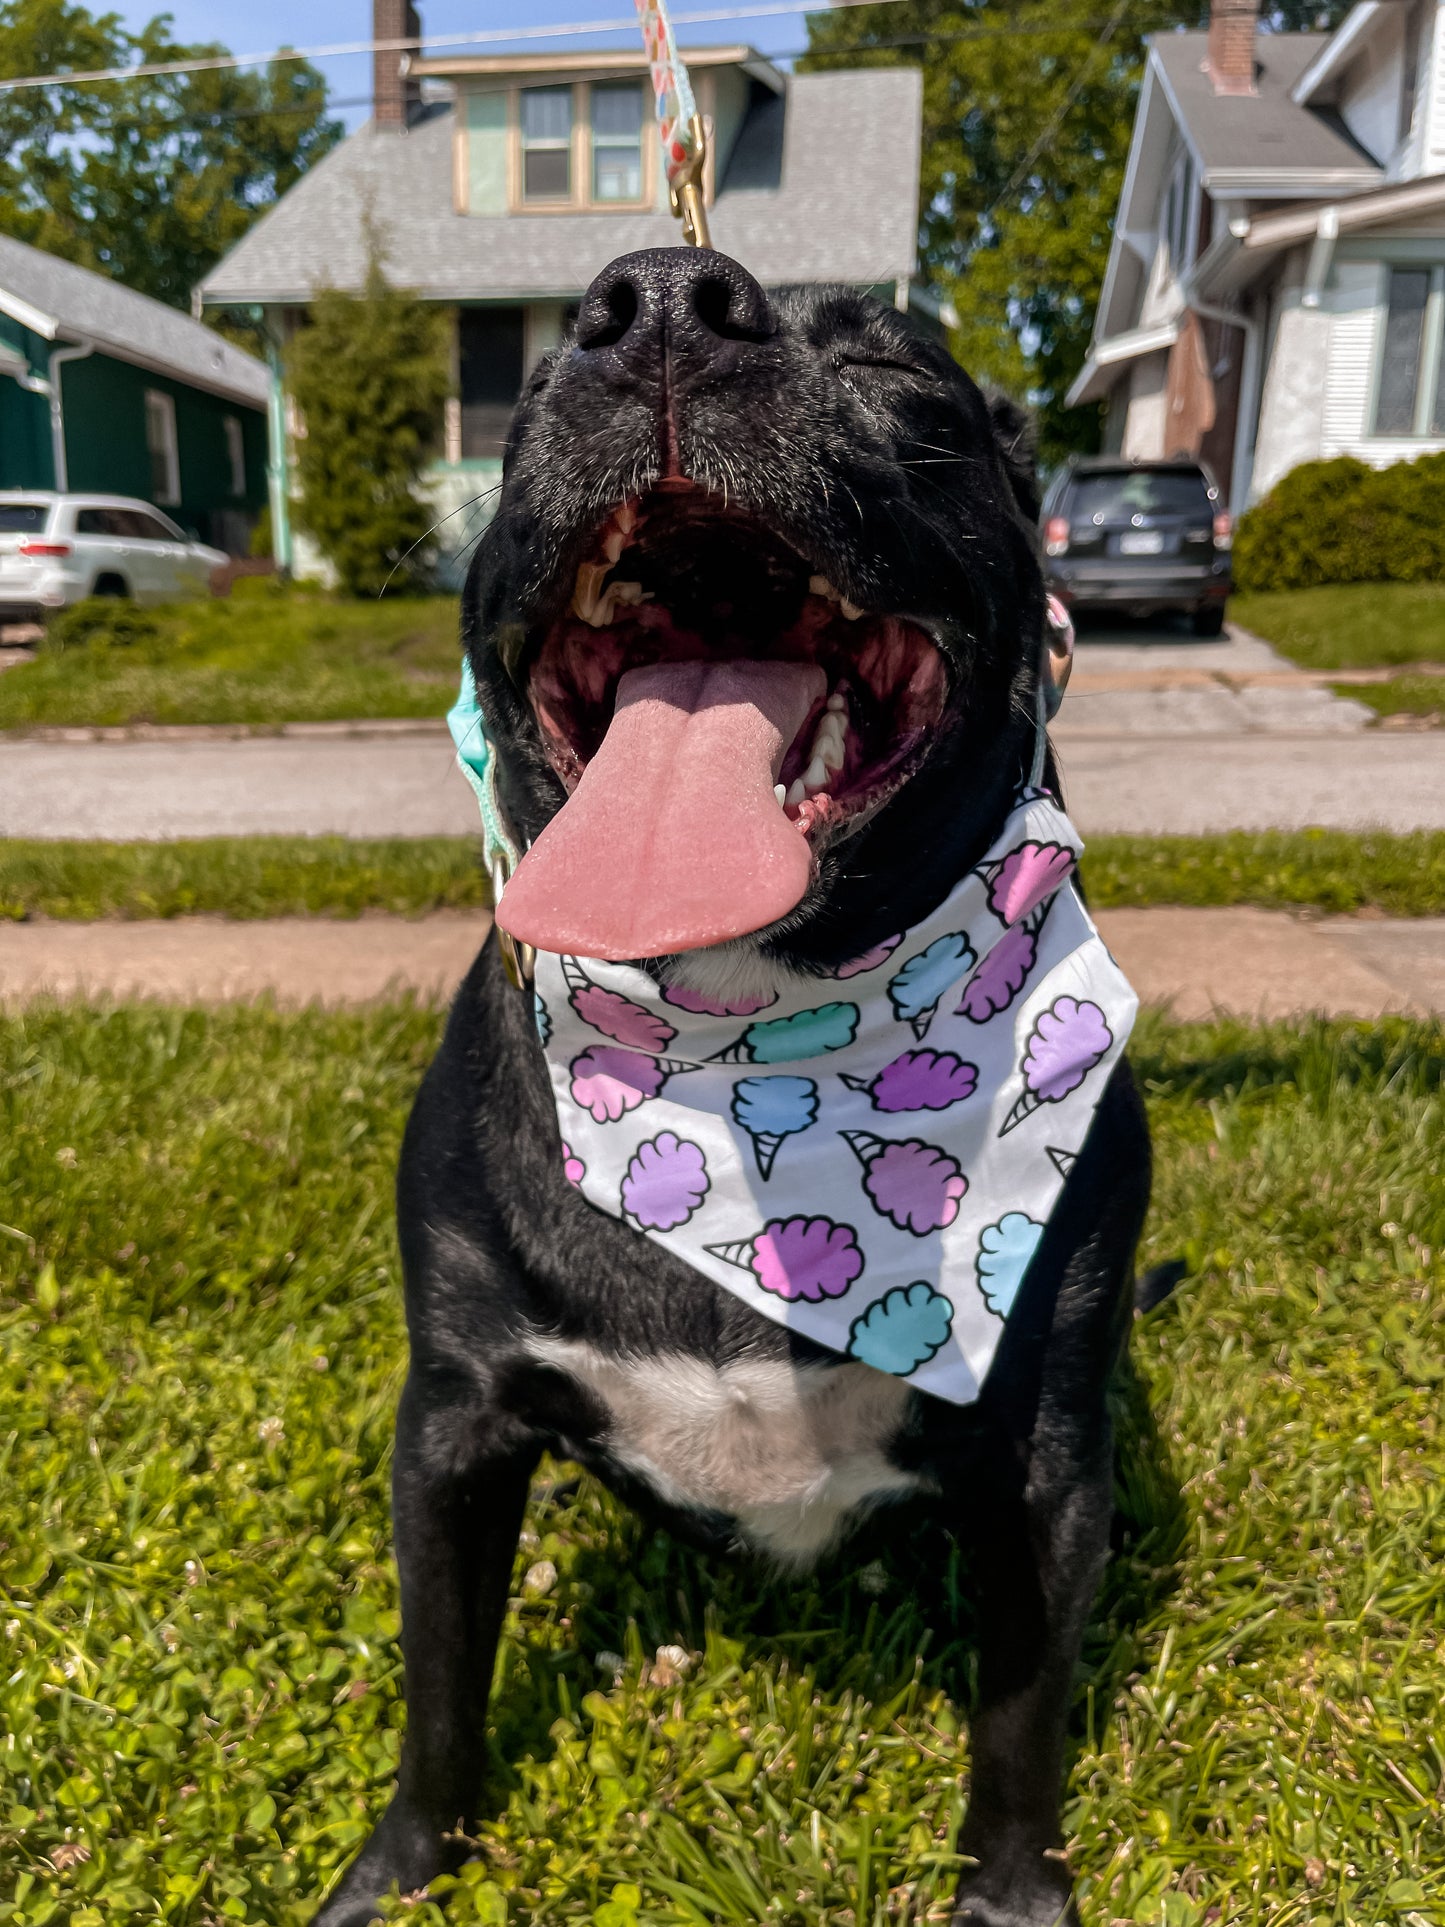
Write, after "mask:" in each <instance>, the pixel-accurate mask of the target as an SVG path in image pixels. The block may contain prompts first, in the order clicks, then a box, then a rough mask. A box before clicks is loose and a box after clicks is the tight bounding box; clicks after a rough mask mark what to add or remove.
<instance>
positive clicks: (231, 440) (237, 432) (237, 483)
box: [224, 415, 246, 495]
mask: <svg viewBox="0 0 1445 1927" xmlns="http://www.w3.org/2000/svg"><path fill="white" fill-rule="evenodd" d="M224 426H225V430H226V459H227V461H228V462H229V463H230V464H231V493H232V494H233V495H244V494H245V493H246V431H245V429H244V428H242V426H241V422H240V418H239V417H238V416H236V415H227V417H226V419H225V423H224Z"/></svg>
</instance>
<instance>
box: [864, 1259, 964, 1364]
mask: <svg viewBox="0 0 1445 1927" xmlns="http://www.w3.org/2000/svg"><path fill="white" fill-rule="evenodd" d="M952 1323H953V1304H952V1301H951V1300H950V1299H947V1298H945V1297H944V1296H943V1294H942V1292H938V1291H935V1290H934V1289H933V1287H932V1285H930V1284H929V1282H928V1280H927V1279H926V1278H919V1279H917V1280H915V1282H914V1283H913V1284H911V1285H895V1286H894V1288H893V1290H892V1291H886V1292H884V1294H883V1296H882V1297H881V1298H880V1299H878V1300H877V1302H876V1303H874V1304H871V1305H870V1306H869V1307H868V1309H867V1311H865V1312H864V1313H863V1315H862V1317H861V1318H855V1319H854V1321H853V1323H852V1325H851V1326H850V1328H849V1332H848V1356H849V1357H850V1358H858V1359H861V1360H862V1362H863V1363H864V1364H865V1365H871V1366H872V1367H873V1369H874V1370H875V1371H879V1372H889V1373H891V1374H892V1376H893V1377H894V1378H907V1377H908V1375H909V1374H910V1372H916V1371H917V1370H918V1368H919V1366H920V1365H926V1364H927V1363H928V1361H929V1359H930V1358H933V1357H935V1356H936V1355H937V1354H938V1353H939V1352H941V1351H942V1350H943V1347H944V1346H945V1345H946V1344H947V1343H948V1333H949V1327H950V1326H951V1325H952Z"/></svg>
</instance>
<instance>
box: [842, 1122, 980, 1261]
mask: <svg viewBox="0 0 1445 1927" xmlns="http://www.w3.org/2000/svg"><path fill="white" fill-rule="evenodd" d="M838 1135H839V1136H840V1137H841V1138H843V1139H844V1140H845V1141H846V1142H847V1144H848V1147H849V1149H850V1150H851V1151H852V1153H853V1155H854V1156H855V1157H856V1158H857V1160H858V1162H859V1163H860V1164H861V1165H862V1166H863V1189H864V1190H865V1191H866V1192H867V1193H868V1196H869V1197H870V1198H871V1199H872V1201H873V1208H874V1209H875V1210H876V1211H878V1212H881V1214H882V1215H883V1216H884V1217H885V1218H891V1219H892V1220H893V1222H894V1224H896V1225H897V1226H898V1229H899V1230H900V1231H911V1232H912V1233H913V1235H914V1237H915V1238H926V1237H927V1236H928V1234H929V1232H930V1231H943V1230H945V1229H946V1228H947V1227H948V1226H949V1225H951V1224H952V1223H953V1221H954V1219H955V1218H956V1217H957V1216H958V1207H959V1204H960V1202H961V1201H962V1199H963V1194H964V1192H965V1191H967V1189H968V1179H967V1178H966V1177H965V1176H964V1175H963V1173H962V1171H960V1170H959V1168H958V1165H957V1163H956V1162H955V1161H954V1159H952V1158H951V1157H950V1156H949V1155H948V1153H947V1152H946V1151H940V1150H939V1149H938V1147H937V1146H936V1145H933V1144H923V1143H921V1142H920V1141H919V1140H918V1139H917V1138H903V1139H892V1140H890V1139H888V1138H881V1137H874V1135H873V1133H872V1132H871V1131H840V1132H839V1133H838Z"/></svg>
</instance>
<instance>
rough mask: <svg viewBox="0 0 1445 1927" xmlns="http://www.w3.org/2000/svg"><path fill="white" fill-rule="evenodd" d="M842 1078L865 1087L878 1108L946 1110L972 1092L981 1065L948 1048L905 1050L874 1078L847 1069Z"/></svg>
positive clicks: (860, 1088) (856, 1086)
mask: <svg viewBox="0 0 1445 1927" xmlns="http://www.w3.org/2000/svg"><path fill="white" fill-rule="evenodd" d="M842 1081H843V1082H844V1083H845V1084H846V1085H847V1086H848V1088H849V1090H851V1091H866V1092H867V1093H868V1095H869V1097H870V1098H871V1099H872V1100H873V1108H874V1110H875V1111H887V1112H896V1111H946V1110H947V1109H948V1107H949V1105H950V1104H961V1103H962V1102H963V1100H964V1098H966V1097H972V1096H973V1094H974V1092H975V1091H976V1090H977V1088H978V1066H977V1065H976V1064H965V1063H964V1061H963V1059H962V1058H961V1057H955V1056H954V1054H953V1052H952V1051H949V1050H943V1051H938V1050H906V1051H904V1053H903V1055H902V1056H901V1057H895V1058H894V1060H893V1062H892V1063H891V1064H885V1065H884V1066H883V1068H882V1070H881V1071H879V1073H878V1075H877V1076H876V1077H875V1078H873V1079H872V1081H871V1082H870V1081H869V1079H867V1078H866V1077H850V1076H848V1074H847V1072H846V1071H845V1072H844V1073H842Z"/></svg>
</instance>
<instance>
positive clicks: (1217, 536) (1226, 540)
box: [1214, 513, 1234, 549]
mask: <svg viewBox="0 0 1445 1927" xmlns="http://www.w3.org/2000/svg"><path fill="white" fill-rule="evenodd" d="M1214 546H1215V548H1216V549H1232V548H1233V547H1234V517H1233V516H1232V515H1225V514H1223V513H1221V514H1219V515H1216V516H1215V518H1214Z"/></svg>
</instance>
